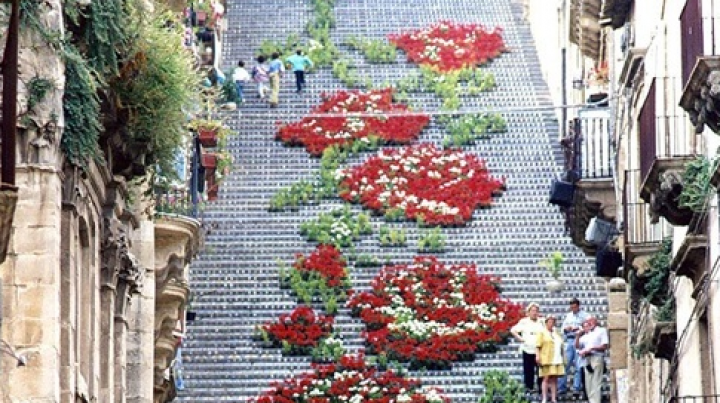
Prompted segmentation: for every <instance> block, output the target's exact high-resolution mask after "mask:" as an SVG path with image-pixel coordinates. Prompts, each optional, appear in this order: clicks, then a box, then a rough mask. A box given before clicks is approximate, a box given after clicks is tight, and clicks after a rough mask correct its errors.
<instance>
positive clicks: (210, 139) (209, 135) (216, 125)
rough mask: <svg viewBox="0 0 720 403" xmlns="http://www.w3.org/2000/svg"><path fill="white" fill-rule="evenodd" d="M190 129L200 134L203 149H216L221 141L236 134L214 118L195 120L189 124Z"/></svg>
mask: <svg viewBox="0 0 720 403" xmlns="http://www.w3.org/2000/svg"><path fill="white" fill-rule="evenodd" d="M188 129H190V130H192V131H194V132H196V133H197V134H198V138H199V140H200V144H202V145H203V147H216V146H217V145H218V143H219V142H220V141H222V140H223V139H225V138H227V137H228V136H229V135H231V134H233V133H234V132H233V131H232V130H230V129H228V128H227V127H225V125H223V123H222V121H221V120H218V119H212V118H198V119H193V120H192V121H190V123H189V124H188Z"/></svg>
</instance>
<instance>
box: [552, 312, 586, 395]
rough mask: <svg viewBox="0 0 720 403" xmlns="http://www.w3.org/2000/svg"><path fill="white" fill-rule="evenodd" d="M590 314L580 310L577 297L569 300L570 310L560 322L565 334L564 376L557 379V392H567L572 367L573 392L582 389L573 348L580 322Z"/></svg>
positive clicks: (575, 352)
mask: <svg viewBox="0 0 720 403" xmlns="http://www.w3.org/2000/svg"><path fill="white" fill-rule="evenodd" d="M589 316H590V315H588V314H587V312H584V311H581V310H580V301H579V300H578V299H577V298H573V299H572V300H570V312H568V314H567V316H565V320H564V321H563V323H562V330H563V334H564V335H565V340H566V343H565V359H566V360H567V362H566V363H565V376H561V377H560V379H558V393H560V394H564V393H567V391H568V388H567V377H568V376H569V375H570V372H571V371H570V368H573V369H574V373H575V375H574V377H573V389H574V390H575V393H579V392H580V391H582V390H583V385H582V375H581V374H582V367H581V366H580V365H579V364H578V358H579V356H578V353H577V349H576V348H575V338H576V337H577V333H578V332H579V331H580V330H582V324H583V322H585V320H587V319H588V317H589Z"/></svg>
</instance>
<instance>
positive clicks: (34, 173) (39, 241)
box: [0, 166, 61, 402]
mask: <svg viewBox="0 0 720 403" xmlns="http://www.w3.org/2000/svg"><path fill="white" fill-rule="evenodd" d="M17 185H18V187H19V188H20V190H19V197H18V204H17V210H16V212H15V214H16V217H19V219H16V220H15V221H14V223H13V237H12V240H11V244H10V247H9V250H8V256H7V259H6V261H5V263H3V265H1V266H0V275H2V284H3V327H2V333H1V334H0V338H2V339H3V340H5V341H7V342H8V344H9V345H10V346H11V347H13V348H14V349H15V350H16V351H17V352H18V354H20V355H21V356H23V357H25V359H26V360H27V365H26V366H23V367H18V366H17V361H16V360H14V359H12V358H10V357H8V356H7V355H2V358H1V359H0V373H1V374H2V376H0V401H3V402H20V401H30V400H32V401H38V402H39V401H47V402H58V401H59V400H60V379H59V378H60V376H59V374H60V365H59V363H60V351H61V346H60V276H59V267H60V255H61V248H60V247H61V242H60V236H59V235H60V227H61V199H60V190H61V179H60V173H59V172H58V171H57V170H56V169H54V168H50V167H40V166H20V167H18V172H17Z"/></svg>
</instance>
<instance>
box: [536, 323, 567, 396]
mask: <svg viewBox="0 0 720 403" xmlns="http://www.w3.org/2000/svg"><path fill="white" fill-rule="evenodd" d="M556 321H557V318H555V316H553V315H548V316H547V317H546V318H545V329H544V330H543V331H542V332H541V333H540V334H538V335H537V354H535V356H536V357H537V365H538V367H539V368H540V378H542V403H547V401H548V400H547V397H548V396H547V395H548V391H550V398H551V399H552V400H551V402H553V403H556V402H557V384H558V378H560V377H561V376H564V375H565V357H564V353H565V346H564V345H563V339H562V336H561V335H560V333H558V331H557V330H556V329H555V322H556Z"/></svg>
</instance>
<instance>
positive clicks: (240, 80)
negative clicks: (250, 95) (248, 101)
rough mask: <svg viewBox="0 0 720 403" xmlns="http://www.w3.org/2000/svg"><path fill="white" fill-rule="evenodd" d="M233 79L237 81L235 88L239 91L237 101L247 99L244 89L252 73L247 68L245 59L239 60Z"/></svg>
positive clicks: (240, 101) (239, 102)
mask: <svg viewBox="0 0 720 403" xmlns="http://www.w3.org/2000/svg"><path fill="white" fill-rule="evenodd" d="M232 79H233V82H235V90H236V91H237V103H238V104H241V103H243V101H244V100H245V99H244V97H243V90H244V89H245V84H247V83H248V82H249V81H250V73H248V71H247V70H245V62H244V61H242V60H240V61H239V62H238V64H237V67H235V70H233V75H232Z"/></svg>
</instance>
